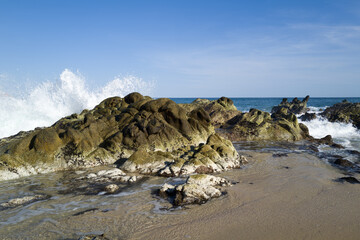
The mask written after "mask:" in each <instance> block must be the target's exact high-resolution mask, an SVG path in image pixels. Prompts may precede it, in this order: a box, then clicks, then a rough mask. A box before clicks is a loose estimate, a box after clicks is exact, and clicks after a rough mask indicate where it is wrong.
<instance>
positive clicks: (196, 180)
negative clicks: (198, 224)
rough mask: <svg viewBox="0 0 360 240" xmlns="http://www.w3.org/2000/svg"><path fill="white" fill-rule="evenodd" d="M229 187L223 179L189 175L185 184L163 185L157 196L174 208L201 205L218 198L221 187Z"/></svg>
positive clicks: (228, 183) (220, 193) (229, 184)
mask: <svg viewBox="0 0 360 240" xmlns="http://www.w3.org/2000/svg"><path fill="white" fill-rule="evenodd" d="M224 186H231V183H230V182H229V181H228V180H226V179H225V178H221V177H215V176H211V175H206V174H196V175H191V176H189V177H188V178H187V180H186V182H185V183H183V184H179V185H171V184H168V183H165V184H164V185H163V186H162V187H161V189H160V190H159V195H160V196H162V197H164V198H166V199H169V200H170V201H172V203H173V204H174V205H175V206H182V205H187V204H202V203H205V202H207V201H208V200H210V199H211V198H216V197H220V196H221V195H222V194H223V193H222V191H221V187H224Z"/></svg>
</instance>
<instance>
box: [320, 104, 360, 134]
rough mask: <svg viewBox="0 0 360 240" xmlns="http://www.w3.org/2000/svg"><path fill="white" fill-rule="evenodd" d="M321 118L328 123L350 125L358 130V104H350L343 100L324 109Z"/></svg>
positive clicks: (359, 117) (359, 127)
mask: <svg viewBox="0 0 360 240" xmlns="http://www.w3.org/2000/svg"><path fill="white" fill-rule="evenodd" d="M321 116H323V117H325V118H326V119H328V120H329V121H330V122H344V123H352V124H353V125H354V127H356V128H358V129H360V103H350V102H348V101H346V100H345V101H343V102H341V103H336V104H334V105H333V106H331V107H328V108H326V109H325V110H324V112H322V113H321Z"/></svg>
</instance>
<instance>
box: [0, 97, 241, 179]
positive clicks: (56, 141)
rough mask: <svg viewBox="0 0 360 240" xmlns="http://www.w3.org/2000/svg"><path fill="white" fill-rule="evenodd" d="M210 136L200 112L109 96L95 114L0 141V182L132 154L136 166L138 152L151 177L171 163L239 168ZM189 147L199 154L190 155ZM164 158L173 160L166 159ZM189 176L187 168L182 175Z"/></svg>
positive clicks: (233, 155) (228, 149) (227, 148)
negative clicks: (188, 158) (187, 155)
mask: <svg viewBox="0 0 360 240" xmlns="http://www.w3.org/2000/svg"><path fill="white" fill-rule="evenodd" d="M217 104H218V105H221V106H223V107H225V108H231V101H229V100H227V99H220V100H219V101H218V102H217ZM214 134H215V131H214V127H213V126H212V124H211V120H210V117H209V115H208V113H207V112H205V111H204V109H203V108H201V107H198V108H194V109H190V110H186V109H184V108H183V107H181V106H180V105H179V104H176V103H175V102H173V101H172V100H170V99H167V98H160V99H155V100H154V99H151V98H150V97H145V96H142V95H141V94H139V93H131V94H129V95H127V96H126V97H125V98H120V97H111V98H108V99H105V100H104V101H102V102H101V103H100V104H99V105H97V106H96V107H95V108H94V109H92V110H84V111H82V112H81V113H80V114H72V115H70V116H68V117H65V118H62V119H60V120H59V121H57V122H56V123H55V124H54V125H52V126H51V127H47V128H42V129H36V130H33V131H29V132H22V133H20V134H18V135H16V136H13V137H9V138H6V139H2V141H1V142H0V180H4V179H12V178H16V177H19V176H26V175H30V174H36V173H42V172H49V171H56V170H63V169H69V168H78V167H91V166H96V165H103V164H109V163H114V162H116V161H117V160H118V159H125V160H126V159H128V158H129V157H131V156H132V155H133V154H135V155H134V156H133V157H132V158H131V160H132V161H131V162H132V163H134V161H133V160H135V159H137V160H136V161H140V159H141V154H142V153H144V156H152V157H150V158H142V160H141V161H142V162H141V164H139V165H143V166H144V168H148V169H147V170H146V171H147V172H148V173H154V174H157V173H158V171H155V170H154V169H153V168H156V169H157V170H160V169H161V168H158V167H163V168H165V167H166V166H167V165H168V163H170V162H173V163H174V162H176V166H178V167H179V168H180V169H181V168H182V167H183V164H187V165H191V166H195V167H199V166H205V167H210V166H211V167H213V168H214V169H216V170H217V171H222V170H226V169H229V168H232V167H239V166H240V163H241V159H240V156H239V155H238V154H237V152H236V150H235V148H234V147H233V145H232V143H231V142H228V141H226V140H225V139H223V138H221V137H220V136H216V135H214ZM201 144H202V146H201V147H200V145H201ZM204 144H205V145H204ZM209 144H212V145H209ZM215 146H216V148H215ZM191 148H197V149H198V151H190V149H191ZM200 148H201V149H200ZM140 153H141V154H140ZM190 153H191V154H195V153H196V154H197V155H196V156H189V157H190V158H191V159H192V161H190V162H189V161H187V158H186V159H184V158H181V156H183V155H184V154H190ZM169 154H170V155H172V156H173V157H170V158H168V156H170V155H169ZM181 154H183V155H181ZM157 156H161V160H158V158H157ZM180 158H181V159H180ZM154 159H155V160H156V161H155V160H154ZM161 161H163V162H161ZM214 161H215V162H216V163H215V162H214ZM126 162H127V161H125V163H126ZM137 163H139V162H137ZM131 166H134V165H132V164H131V163H129V164H126V169H127V170H128V171H137V169H135V168H132V167H131ZM184 168H186V167H185V166H184ZM195 170H196V168H193V171H195ZM191 171H192V170H191V168H188V169H187V171H185V172H187V173H191ZM214 171H215V170H214ZM179 172H180V171H179ZM170 174H171V173H170Z"/></svg>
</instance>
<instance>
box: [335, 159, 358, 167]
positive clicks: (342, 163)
mask: <svg viewBox="0 0 360 240" xmlns="http://www.w3.org/2000/svg"><path fill="white" fill-rule="evenodd" d="M334 164H336V165H339V166H341V167H354V166H355V164H354V163H352V162H351V161H349V160H347V159H344V158H338V159H336V160H335V161H334Z"/></svg>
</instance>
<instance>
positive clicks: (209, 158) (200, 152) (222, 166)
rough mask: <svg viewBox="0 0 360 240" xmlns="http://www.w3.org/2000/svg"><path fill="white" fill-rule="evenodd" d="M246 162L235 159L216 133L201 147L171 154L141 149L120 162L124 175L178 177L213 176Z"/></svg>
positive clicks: (232, 151)
mask: <svg viewBox="0 0 360 240" xmlns="http://www.w3.org/2000/svg"><path fill="white" fill-rule="evenodd" d="M246 162H247V160H246V158H245V157H244V156H239V154H238V153H237V151H236V149H235V148H234V146H233V145H232V143H231V142H230V141H228V140H226V139H224V138H222V137H220V136H219V135H218V134H213V135H211V136H210V137H209V138H208V140H207V141H206V143H205V144H200V145H199V146H195V147H187V148H180V149H178V150H175V151H172V152H162V151H155V152H152V151H146V149H144V148H141V149H139V150H138V151H136V152H135V153H134V154H133V155H131V156H130V158H129V159H128V160H127V161H126V162H125V163H124V165H123V166H122V169H123V170H125V171H127V172H138V173H142V174H156V175H162V176H180V175H188V174H191V173H195V172H196V173H213V172H221V171H226V170H228V169H232V168H239V167H240V166H241V165H242V164H244V163H246Z"/></svg>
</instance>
